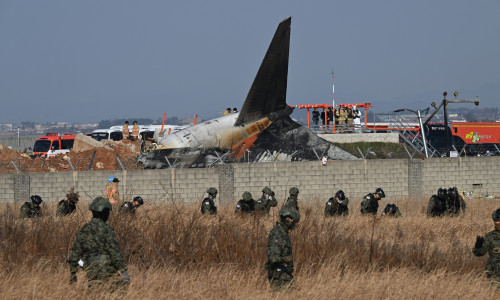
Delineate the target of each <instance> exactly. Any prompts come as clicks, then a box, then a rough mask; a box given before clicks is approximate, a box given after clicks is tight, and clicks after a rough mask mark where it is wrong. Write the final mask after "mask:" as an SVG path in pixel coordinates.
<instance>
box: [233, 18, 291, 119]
mask: <svg viewBox="0 0 500 300" xmlns="http://www.w3.org/2000/svg"><path fill="white" fill-rule="evenodd" d="M290 24H291V18H288V19H285V20H283V21H282V22H281V23H280V24H279V25H278V29H276V33H275V34H274V37H273V39H272V41H271V44H270V45H269V48H268V49H267V53H266V56H265V57H264V60H263V61H262V64H261V65H260V68H259V71H258V72H257V75H256V76H255V79H254V81H253V83H252V87H251V88H250V91H249V92H248V95H247V98H246V100H245V103H243V107H242V108H241V111H240V114H239V116H238V119H236V122H235V124H234V125H235V126H238V125H242V124H244V123H246V122H251V121H254V120H257V119H260V118H262V117H264V116H266V115H268V114H269V113H271V112H276V111H280V110H283V109H285V108H286V107H287V104H286V88H287V77H288V54H289V49H290Z"/></svg>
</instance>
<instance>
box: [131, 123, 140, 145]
mask: <svg viewBox="0 0 500 300" xmlns="http://www.w3.org/2000/svg"><path fill="white" fill-rule="evenodd" d="M138 137H139V125H137V121H134V127H132V140H134V141H135V140H137V138H138Z"/></svg>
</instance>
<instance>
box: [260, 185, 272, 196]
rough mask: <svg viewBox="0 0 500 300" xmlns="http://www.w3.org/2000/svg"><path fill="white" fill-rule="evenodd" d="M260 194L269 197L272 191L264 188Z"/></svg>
mask: <svg viewBox="0 0 500 300" xmlns="http://www.w3.org/2000/svg"><path fill="white" fill-rule="evenodd" d="M262 192H263V193H266V194H268V195H271V193H272V192H273V191H271V189H270V188H268V187H267V186H266V187H265V188H263V189H262Z"/></svg>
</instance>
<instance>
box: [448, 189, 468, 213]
mask: <svg viewBox="0 0 500 300" xmlns="http://www.w3.org/2000/svg"><path fill="white" fill-rule="evenodd" d="M446 208H447V210H446V213H447V214H448V215H450V216H458V215H459V214H460V211H461V212H462V213H465V209H466V204H465V201H464V198H463V197H462V196H461V195H459V194H458V191H457V188H456V187H452V188H449V189H448V194H447V198H446Z"/></svg>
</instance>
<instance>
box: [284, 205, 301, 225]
mask: <svg viewBox="0 0 500 300" xmlns="http://www.w3.org/2000/svg"><path fill="white" fill-rule="evenodd" d="M280 217H281V218H290V219H292V220H293V221H294V222H295V223H297V222H299V221H300V213H299V211H298V210H297V209H296V208H295V207H291V206H284V207H283V208H282V209H280Z"/></svg>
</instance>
